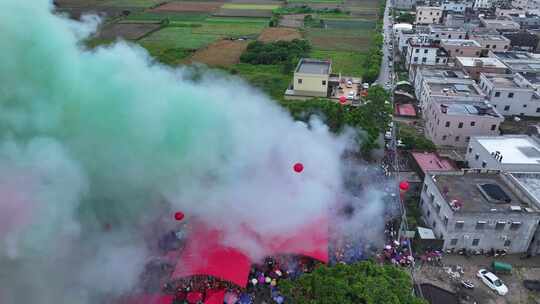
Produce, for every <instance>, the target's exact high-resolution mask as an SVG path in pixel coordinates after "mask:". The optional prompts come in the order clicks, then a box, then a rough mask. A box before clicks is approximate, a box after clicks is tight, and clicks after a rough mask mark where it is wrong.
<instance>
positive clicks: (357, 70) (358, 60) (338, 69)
mask: <svg viewBox="0 0 540 304" xmlns="http://www.w3.org/2000/svg"><path fill="white" fill-rule="evenodd" d="M365 56H366V55H365V54H362V53H360V52H346V51H320V50H315V51H312V52H311V54H310V57H312V58H317V59H330V60H332V73H336V74H337V73H341V74H343V75H345V76H354V77H360V76H362V73H363V71H364V66H363V64H364V59H365Z"/></svg>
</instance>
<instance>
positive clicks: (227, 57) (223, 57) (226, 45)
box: [190, 40, 248, 67]
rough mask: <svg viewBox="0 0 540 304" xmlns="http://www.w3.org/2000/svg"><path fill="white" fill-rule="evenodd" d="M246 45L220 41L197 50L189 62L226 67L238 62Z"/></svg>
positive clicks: (245, 42)
mask: <svg viewBox="0 0 540 304" xmlns="http://www.w3.org/2000/svg"><path fill="white" fill-rule="evenodd" d="M247 45H248V42H247V41H238V40H235V41H233V40H220V41H217V42H214V43H212V44H210V45H209V46H207V47H206V48H203V49H199V50H198V51H197V52H195V54H193V56H192V57H191V59H190V61H192V62H200V63H204V64H207V65H209V66H222V67H228V66H231V65H233V64H237V63H238V62H240V55H242V53H243V52H244V50H245V49H246V47H247Z"/></svg>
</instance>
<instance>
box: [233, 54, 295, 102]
mask: <svg viewBox="0 0 540 304" xmlns="http://www.w3.org/2000/svg"><path fill="white" fill-rule="evenodd" d="M228 71H229V73H231V74H233V75H238V76H241V77H242V78H244V79H245V80H246V81H247V82H249V83H250V84H251V85H253V86H255V87H257V88H259V89H260V90H262V91H263V92H265V93H266V94H268V95H270V96H271V97H272V98H274V99H275V100H282V99H283V94H284V93H285V90H286V89H287V87H288V86H289V84H290V82H291V79H292V74H291V73H283V67H282V66H281V65H253V64H247V63H239V64H236V65H233V66H231V67H229V68H228Z"/></svg>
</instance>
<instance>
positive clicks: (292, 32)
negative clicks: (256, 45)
mask: <svg viewBox="0 0 540 304" xmlns="http://www.w3.org/2000/svg"><path fill="white" fill-rule="evenodd" d="M300 38H302V35H300V32H299V31H298V30H297V29H295V28H286V27H268V28H265V29H264V30H263V31H262V33H261V35H260V36H259V39H258V40H259V41H262V42H275V41H279V40H283V41H291V40H294V39H300Z"/></svg>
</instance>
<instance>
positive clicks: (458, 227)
mask: <svg viewBox="0 0 540 304" xmlns="http://www.w3.org/2000/svg"><path fill="white" fill-rule="evenodd" d="M463 226H465V222H463V221H457V222H456V225H455V229H456V230H461V229H463Z"/></svg>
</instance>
